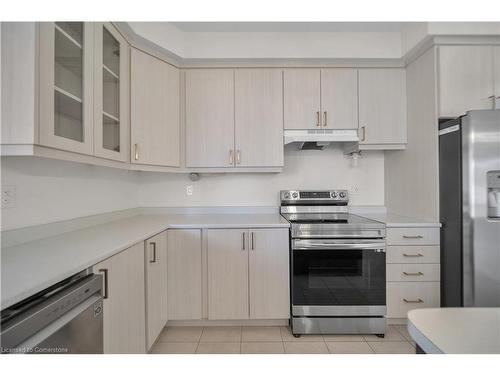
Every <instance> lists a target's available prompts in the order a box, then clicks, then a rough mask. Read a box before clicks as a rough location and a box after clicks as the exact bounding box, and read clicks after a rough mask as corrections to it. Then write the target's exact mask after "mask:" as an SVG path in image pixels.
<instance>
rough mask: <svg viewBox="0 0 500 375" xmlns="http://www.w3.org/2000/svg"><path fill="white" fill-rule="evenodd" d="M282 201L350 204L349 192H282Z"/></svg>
mask: <svg viewBox="0 0 500 375" xmlns="http://www.w3.org/2000/svg"><path fill="white" fill-rule="evenodd" d="M280 200H281V201H282V202H290V201H292V202H311V203H313V202H317V201H331V202H346V203H347V202H348V201H349V196H348V192H347V190H281V192H280Z"/></svg>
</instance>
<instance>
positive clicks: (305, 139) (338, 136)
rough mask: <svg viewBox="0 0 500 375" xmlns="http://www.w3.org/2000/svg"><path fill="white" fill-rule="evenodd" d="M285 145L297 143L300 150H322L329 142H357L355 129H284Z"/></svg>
mask: <svg viewBox="0 0 500 375" xmlns="http://www.w3.org/2000/svg"><path fill="white" fill-rule="evenodd" d="M283 136H284V141H285V145H287V144H289V143H299V144H300V145H299V148H300V149H301V150H322V149H323V148H324V147H326V146H328V145H329V144H330V143H331V142H359V138H358V132H357V131H356V130H355V129H303V130H285V131H284V132H283Z"/></svg>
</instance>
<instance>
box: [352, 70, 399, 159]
mask: <svg viewBox="0 0 500 375" xmlns="http://www.w3.org/2000/svg"><path fill="white" fill-rule="evenodd" d="M358 74H359V138H360V140H359V144H360V148H361V149H401V148H404V147H405V144H406V142H407V136H406V132H407V129H406V74H405V71H404V69H398V68H387V69H386V68H376V69H359V73H358Z"/></svg>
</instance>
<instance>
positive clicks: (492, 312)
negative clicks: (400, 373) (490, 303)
mask: <svg viewBox="0 0 500 375" xmlns="http://www.w3.org/2000/svg"><path fill="white" fill-rule="evenodd" d="M408 332H409V333H410V336H411V337H412V338H413V340H414V341H415V342H416V343H417V344H418V346H420V347H421V348H422V350H423V351H424V352H426V353H428V354H438V353H444V354H500V308H496V307H490V308H479V307H462V308H459V307H457V308H436V309H417V310H412V311H410V312H409V313H408Z"/></svg>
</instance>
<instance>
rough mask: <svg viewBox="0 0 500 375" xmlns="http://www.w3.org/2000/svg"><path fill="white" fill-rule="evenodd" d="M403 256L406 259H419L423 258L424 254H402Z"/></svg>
mask: <svg viewBox="0 0 500 375" xmlns="http://www.w3.org/2000/svg"><path fill="white" fill-rule="evenodd" d="M403 256H404V257H407V258H419V257H423V256H424V254H420V253H418V254H405V253H403Z"/></svg>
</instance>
